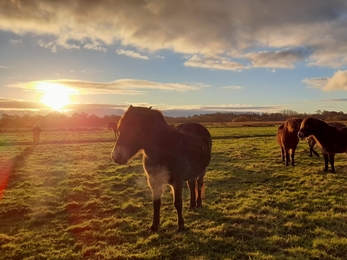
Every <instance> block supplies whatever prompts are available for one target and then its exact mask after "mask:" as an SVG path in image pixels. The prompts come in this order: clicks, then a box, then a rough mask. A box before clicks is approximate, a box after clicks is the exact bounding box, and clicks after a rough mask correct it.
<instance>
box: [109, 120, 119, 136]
mask: <svg viewBox="0 0 347 260" xmlns="http://www.w3.org/2000/svg"><path fill="white" fill-rule="evenodd" d="M107 128H108V129H109V130H110V129H112V130H113V133H114V137H117V123H116V122H109V123H108V125H107Z"/></svg>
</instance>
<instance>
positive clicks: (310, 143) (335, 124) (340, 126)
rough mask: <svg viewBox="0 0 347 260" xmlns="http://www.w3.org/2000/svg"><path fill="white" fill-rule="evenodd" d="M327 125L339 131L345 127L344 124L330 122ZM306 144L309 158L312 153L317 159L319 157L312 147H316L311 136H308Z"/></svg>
mask: <svg viewBox="0 0 347 260" xmlns="http://www.w3.org/2000/svg"><path fill="white" fill-rule="evenodd" d="M328 124H329V125H331V126H333V127H336V128H337V129H340V128H342V127H346V125H345V124H342V123H339V122H330V123H328ZM307 143H308V147H309V148H310V157H312V153H313V154H314V155H316V156H317V157H319V154H318V153H317V152H316V151H315V150H314V149H313V147H314V146H315V145H316V141H315V139H314V138H313V137H312V136H309V137H308V138H307Z"/></svg>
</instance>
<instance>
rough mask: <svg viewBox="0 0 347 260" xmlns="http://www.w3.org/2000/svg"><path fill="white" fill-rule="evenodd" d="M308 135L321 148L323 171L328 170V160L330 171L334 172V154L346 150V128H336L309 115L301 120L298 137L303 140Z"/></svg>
mask: <svg viewBox="0 0 347 260" xmlns="http://www.w3.org/2000/svg"><path fill="white" fill-rule="evenodd" d="M309 136H312V137H313V138H314V140H315V141H316V143H317V145H318V146H319V147H320V148H321V149H322V153H323V157H324V171H328V163H329V162H330V165H331V172H332V173H334V172H335V166H334V162H335V154H336V153H345V152H347V128H346V127H342V128H340V129H337V128H336V127H333V126H331V125H329V124H328V123H326V122H324V121H322V120H319V119H316V118H312V117H309V118H305V119H304V121H302V123H301V127H300V130H299V132H298V137H299V138H300V139H301V140H304V139H305V138H308V137H309Z"/></svg>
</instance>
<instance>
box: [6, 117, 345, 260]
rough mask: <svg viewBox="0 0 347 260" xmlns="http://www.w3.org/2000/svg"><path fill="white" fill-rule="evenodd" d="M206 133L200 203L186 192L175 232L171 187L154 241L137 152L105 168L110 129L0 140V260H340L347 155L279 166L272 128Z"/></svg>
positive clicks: (304, 156)
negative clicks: (330, 165)
mask: <svg viewBox="0 0 347 260" xmlns="http://www.w3.org/2000/svg"><path fill="white" fill-rule="evenodd" d="M243 124H244V123H243ZM207 127H208V128H209V130H210V132H211V134H212V137H213V148H212V160H211V164H210V166H209V167H208V171H207V174H206V177H205V183H206V186H207V187H206V192H205V199H204V201H203V206H204V207H203V208H202V209H199V210H195V211H189V209H188V207H189V196H188V188H187V187H185V188H184V191H183V198H184V202H183V204H184V205H183V215H184V219H185V224H186V227H187V228H189V230H187V231H185V232H180V233H178V232H176V228H177V215H176V211H175V208H174V206H173V203H172V193H171V190H170V188H169V187H167V188H166V189H165V193H164V195H163V199H162V209H161V224H160V227H159V231H158V232H157V233H154V234H152V233H150V232H149V231H148V227H149V226H150V224H151V220H152V214H153V213H152V211H153V209H152V199H151V191H150V189H149V187H148V185H147V180H146V176H145V173H144V171H143V169H142V160H141V156H140V155H137V156H136V157H135V158H133V160H132V161H130V162H129V163H128V164H127V165H123V166H120V165H116V164H115V163H114V162H112V160H111V158H110V152H111V150H112V148H113V146H114V141H115V140H114V134H113V132H112V131H109V130H107V129H103V128H100V129H97V130H93V131H43V132H42V134H41V140H40V143H39V144H38V145H33V144H32V133H31V132H30V131H22V132H18V133H15V132H5V133H0V137H1V138H0V259H181V260H184V259H206V260H208V259H331V260H338V259H341V260H344V259H347V158H346V154H338V155H337V156H336V158H335V166H336V174H331V173H330V172H323V166H324V162H323V158H322V155H321V156H320V158H317V157H313V158H311V157H309V151H308V145H307V143H306V142H305V141H300V143H299V146H298V150H297V152H296V166H295V167H292V166H287V167H286V166H284V163H283V162H282V161H281V158H280V148H279V147H278V145H277V143H276V140H275V135H276V131H277V127H278V125H275V124H272V123H269V124H267V125H266V124H262V125H252V126H251V125H249V126H245V125H237V124H234V125H229V124H210V125H207ZM316 150H317V151H318V152H319V153H320V151H319V148H316Z"/></svg>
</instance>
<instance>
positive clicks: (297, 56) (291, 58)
mask: <svg viewBox="0 0 347 260" xmlns="http://www.w3.org/2000/svg"><path fill="white" fill-rule="evenodd" d="M305 56H306V54H305V52H304V51H303V50H301V49H299V50H283V51H275V52H270V51H261V52H256V53H248V54H246V58H248V59H249V60H250V61H251V62H252V67H254V68H282V69H293V68H294V67H295V66H294V65H295V63H296V62H298V61H302V60H303V59H304V58H305Z"/></svg>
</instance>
